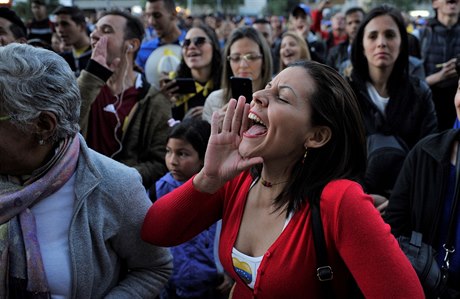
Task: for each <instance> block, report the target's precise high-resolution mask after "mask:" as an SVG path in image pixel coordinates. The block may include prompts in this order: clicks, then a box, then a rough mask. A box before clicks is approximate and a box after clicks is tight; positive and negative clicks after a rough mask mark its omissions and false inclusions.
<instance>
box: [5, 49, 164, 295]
mask: <svg viewBox="0 0 460 299" xmlns="http://www.w3.org/2000/svg"><path fill="white" fill-rule="evenodd" d="M79 111H80V93H79V89H78V85H77V82H76V80H75V76H74V74H73V72H72V71H71V69H70V68H69V66H68V64H67V63H66V62H65V61H64V60H63V59H62V58H61V57H60V56H59V55H57V54H55V53H53V52H51V51H48V50H44V49H39V48H34V47H32V46H28V45H20V44H10V45H8V46H6V47H0V298H49V297H53V298H102V297H108V298H112V297H117V298H135V297H136V298H154V297H155V296H156V295H157V294H158V293H159V291H160V289H161V288H162V287H163V285H164V283H165V282H166V281H167V280H168V277H169V275H170V273H171V270H172V264H171V256H170V254H169V252H168V251H167V250H166V249H163V248H159V247H155V246H151V245H148V244H146V243H144V242H143V241H142V240H141V239H140V227H141V225H142V221H143V218H144V216H145V214H146V212H147V209H148V207H149V206H150V201H149V199H148V198H147V196H146V193H145V190H144V188H143V186H142V183H141V178H140V175H139V174H138V173H137V172H136V171H135V170H134V169H130V168H128V167H127V166H124V165H122V164H120V163H118V162H116V161H114V160H111V159H109V158H106V157H104V156H102V155H100V154H98V153H96V152H94V151H92V150H91V149H89V148H88V147H87V146H86V143H85V141H84V140H83V138H82V137H81V135H79V134H78V130H79V126H78V119H79ZM126 186H129V187H126Z"/></svg>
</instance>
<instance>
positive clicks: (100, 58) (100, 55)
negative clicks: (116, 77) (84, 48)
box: [91, 36, 120, 72]
mask: <svg viewBox="0 0 460 299" xmlns="http://www.w3.org/2000/svg"><path fill="white" fill-rule="evenodd" d="M91 59H92V60H94V61H96V62H97V63H99V64H100V65H102V66H103V67H105V68H108V69H109V70H111V71H112V72H113V71H115V69H116V68H117V67H118V64H119V63H120V58H115V59H114V60H113V61H112V63H111V64H110V65H108V64H107V37H106V36H102V37H101V38H100V39H99V40H98V41H97V43H96V45H95V46H94V49H93V51H92V52H91Z"/></svg>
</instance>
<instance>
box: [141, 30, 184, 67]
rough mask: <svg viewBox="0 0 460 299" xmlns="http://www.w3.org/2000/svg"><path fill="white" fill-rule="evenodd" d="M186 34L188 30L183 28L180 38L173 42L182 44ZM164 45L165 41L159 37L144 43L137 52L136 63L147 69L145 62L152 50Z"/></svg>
mask: <svg viewBox="0 0 460 299" xmlns="http://www.w3.org/2000/svg"><path fill="white" fill-rule="evenodd" d="M186 34H187V32H186V31H184V30H181V34H180V36H179V38H178V39H177V41H176V42H174V43H173V44H178V45H180V44H182V42H183V41H184V39H185V35H186ZM163 45H165V43H163V42H162V41H161V40H160V38H159V37H156V38H154V39H152V40H149V41H147V42H144V43H142V44H141V47H140V49H139V52H138V53H137V57H136V64H137V65H138V66H140V67H141V68H142V69H145V63H146V62H147V59H148V58H149V56H150V54H152V52H153V51H155V50H156V49H157V48H158V47H160V46H163Z"/></svg>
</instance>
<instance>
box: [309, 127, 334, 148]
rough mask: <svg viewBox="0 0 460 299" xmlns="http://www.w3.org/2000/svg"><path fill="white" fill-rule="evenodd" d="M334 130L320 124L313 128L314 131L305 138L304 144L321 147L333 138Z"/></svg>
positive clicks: (310, 146)
mask: <svg viewBox="0 0 460 299" xmlns="http://www.w3.org/2000/svg"><path fill="white" fill-rule="evenodd" d="M331 136H332V132H331V129H330V128H329V127H326V126H318V127H314V128H312V132H310V133H309V134H308V136H307V138H306V139H305V143H304V146H305V148H319V147H322V146H323V145H325V144H326V143H328V142H329V140H331Z"/></svg>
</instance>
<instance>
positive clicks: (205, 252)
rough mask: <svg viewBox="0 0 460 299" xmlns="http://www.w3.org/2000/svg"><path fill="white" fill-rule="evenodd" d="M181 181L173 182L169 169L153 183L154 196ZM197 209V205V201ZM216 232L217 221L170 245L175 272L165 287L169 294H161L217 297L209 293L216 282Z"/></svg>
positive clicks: (178, 184) (213, 288)
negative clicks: (183, 241)
mask: <svg viewBox="0 0 460 299" xmlns="http://www.w3.org/2000/svg"><path fill="white" fill-rule="evenodd" d="M183 183H184V182H179V181H176V180H175V179H174V177H173V176H172V175H171V173H169V172H168V173H167V174H166V175H164V176H163V177H162V178H161V179H160V180H158V181H157V182H156V183H155V186H156V194H157V198H159V200H161V198H160V197H161V196H163V195H165V194H167V193H169V192H171V191H172V190H174V189H176V188H177V187H179V186H180V185H182V184H183ZM196 208H197V209H199V208H200V207H199V206H198V204H197V207H196ZM215 235H216V224H213V225H211V226H210V227H209V228H208V229H206V230H204V231H203V232H201V233H200V234H198V235H197V236H195V237H194V238H193V239H191V240H190V241H188V242H185V243H183V244H181V245H178V246H174V247H171V253H172V255H173V259H174V271H173V275H172V277H171V279H170V281H169V285H168V287H167V292H168V295H167V294H163V295H162V298H169V297H172V295H173V294H174V292H175V293H176V294H177V295H178V296H179V297H183V298H187V297H205V296H210V297H208V298H217V295H216V296H212V295H209V294H210V293H213V292H214V290H215V288H216V287H217V285H218V283H219V281H218V279H219V274H218V271H217V268H216V261H215V258H214V238H215ZM216 294H217V291H216Z"/></svg>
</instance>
